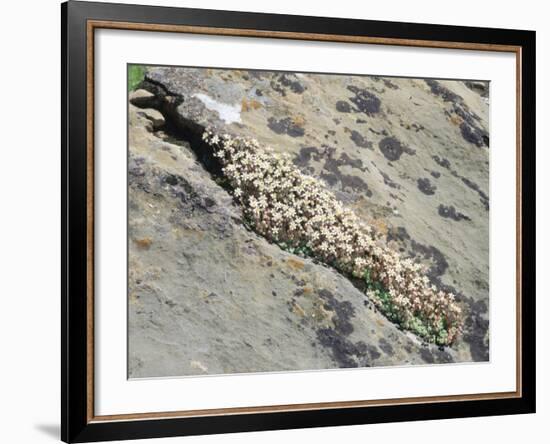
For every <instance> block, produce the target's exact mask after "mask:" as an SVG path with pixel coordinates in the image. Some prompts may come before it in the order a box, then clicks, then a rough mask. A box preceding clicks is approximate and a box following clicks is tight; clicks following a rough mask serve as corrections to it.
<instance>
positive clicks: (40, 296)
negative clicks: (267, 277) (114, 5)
mask: <svg viewBox="0 0 550 444" xmlns="http://www.w3.org/2000/svg"><path fill="white" fill-rule="evenodd" d="M119 1H121V0H119ZM135 2H140V1H138V0H136V1H134V2H132V1H126V2H124V3H135ZM142 2H143V3H149V4H158V5H170V6H188V7H202V8H212V9H233V10H242V11H247V10H248V11H259V12H273V13H289V14H305V15H322V16H338V17H353V18H365V19H375V20H394V21H412V22H424V23H442V24H449V25H453V24H460V25H470V26H488V27H502V28H520V29H534V30H536V31H537V45H538V48H537V57H538V60H537V78H538V82H537V91H538V95H537V126H538V128H537V164H538V165H537V176H538V177H537V185H538V187H537V188H538V196H537V203H538V205H537V206H538V214H537V226H538V228H539V229H538V230H537V231H538V232H537V239H538V242H537V244H538V248H537V271H538V275H539V280H538V283H537V304H538V316H537V323H538V329H537V333H538V341H537V349H538V366H537V367H538V368H537V373H538V376H539V377H538V381H537V384H538V406H537V408H538V412H539V413H537V414H536V415H528V416H514V417H499V418H475V419H461V420H445V421H430V422H416V423H401V424H383V425H370V426H353V427H335V428H324V429H312V430H290V431H280V432H262V433H250V434H235V435H224V436H207V437H189V438H171V439H164V440H156V441H151V442H155V443H156V442H158V443H164V442H166V443H169V442H181V443H186V444H195V443H197V444H198V443H201V444H207V443H256V442H259V441H261V442H262V443H268V444H269V443H279V442H284V441H286V442H316V443H330V442H346V443H355V442H361V443H363V442H365V441H370V442H384V443H385V444H392V443H403V442H407V443H423V444H430V443H445V444H453V443H464V442H467V441H473V442H481V441H483V440H491V441H492V442H500V443H508V442H510V443H512V442H518V441H522V440H525V439H528V438H529V437H530V438H531V439H532V442H542V440H543V439H544V438H537V437H536V436H537V435H539V436H544V435H546V434H547V425H548V421H550V401H548V396H549V395H550V383H549V382H548V378H545V377H544V375H545V374H546V375H548V374H549V372H550V366H549V364H550V362H549V357H550V353H549V350H548V348H549V347H548V343H547V342H546V341H547V340H548V339H550V324H549V323H547V322H545V321H546V316H545V313H547V312H548V311H549V310H550V303H549V301H548V298H547V297H545V296H547V295H548V292H549V290H550V286H549V285H548V281H545V280H544V277H545V275H546V273H544V272H545V271H546V269H547V268H548V267H549V266H550V261H549V260H548V258H546V257H545V254H544V252H545V249H546V248H549V249H550V242H549V233H548V231H546V230H544V226H545V225H546V226H548V221H547V219H548V217H550V199H548V197H547V194H546V193H545V191H546V192H548V191H550V175H549V174H548V173H547V172H546V170H547V165H548V163H549V162H550V154H549V151H548V148H550V147H549V146H548V145H549V142H550V138H549V136H548V133H547V132H546V128H547V121H548V119H549V118H550V112H549V111H548V107H547V103H546V100H550V94H549V93H550V91H549V86H548V82H547V81H545V80H546V79H547V78H548V77H549V76H550V69H549V68H550V66H549V61H550V27H548V23H547V19H548V16H549V15H548V12H547V11H545V7H544V6H545V5H544V2H540V1H537V0H523V1H522V2H517V1H514V2H511V1H507V0H501V1H499V2H496V1H495V2H480V1H478V0H461V1H460V2H451V3H444V2H441V1H438V0H429V1H420V0H417V1H411V0H393V1H389V2H359V1H356V0H355V1H354V0H337V1H335V0H331V1H326V0H317V1H313V0H311V1H309V2H306V1H302V2H297V1H296V0H277V1H272V2H269V3H268V2H264V3H260V2H258V1H257V0H232V1H225V2H224V1H222V0H202V1H201V0H186V1H176V0H166V1H154V0H144V1H142ZM59 16H60V13H59V1H58V0H27V1H25V2H5V4H4V7H3V9H2V19H3V20H2V25H1V26H0V33H1V38H0V54H1V58H0V130H1V131H0V214H1V216H2V217H1V218H0V360H1V363H0V423H1V424H2V427H0V441H1V442H6V443H32V444H41V443H46V442H55V441H56V440H58V435H59V410H60V399H59V372H60V365H59V361H60V359H59V356H60V345H59V342H60V341H59V324H60V316H59V311H60V310H59V307H60V302H59V299H60V298H59V293H60V283H59V281H60V279H59V276H60V247H59V244H60V233H59V231H60V228H59V225H60V216H59V214H60V197H59V194H60V179H59V177H60V167H59V164H60V149H59V147H60V134H59V133H60V131H59V122H60V116H59V113H60V104H59V97H60V60H59V57H60V54H59V39H60V30H59V28H60V21H59ZM526 118H529V116H526Z"/></svg>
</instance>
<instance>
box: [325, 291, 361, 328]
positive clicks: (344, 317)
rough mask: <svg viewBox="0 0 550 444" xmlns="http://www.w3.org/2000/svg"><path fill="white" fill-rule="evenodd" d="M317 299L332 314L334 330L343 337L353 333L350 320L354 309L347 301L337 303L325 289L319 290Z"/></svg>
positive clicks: (353, 314)
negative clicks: (319, 299)
mask: <svg viewBox="0 0 550 444" xmlns="http://www.w3.org/2000/svg"><path fill="white" fill-rule="evenodd" d="M318 294H319V297H320V298H321V299H322V300H323V302H324V308H325V309H326V310H331V311H333V312H334V316H333V318H332V322H333V323H334V328H335V330H336V331H337V332H338V333H339V334H341V335H344V336H348V335H350V334H351V333H352V332H353V324H352V323H351V322H350V319H351V318H353V317H354V316H355V309H354V307H353V305H352V304H351V302H349V301H339V300H337V299H336V298H335V297H334V295H333V294H332V293H331V292H330V291H329V290H327V289H322V290H319V292H318Z"/></svg>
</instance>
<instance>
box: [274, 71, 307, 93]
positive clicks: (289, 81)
mask: <svg viewBox="0 0 550 444" xmlns="http://www.w3.org/2000/svg"><path fill="white" fill-rule="evenodd" d="M279 82H280V83H281V85H283V86H286V87H287V88H290V90H291V91H292V92H293V93H296V94H302V93H303V92H304V91H305V90H306V89H305V87H304V86H303V85H302V84H301V83H300V82H299V81H298V80H297V78H296V76H295V75H294V74H282V75H280V76H279Z"/></svg>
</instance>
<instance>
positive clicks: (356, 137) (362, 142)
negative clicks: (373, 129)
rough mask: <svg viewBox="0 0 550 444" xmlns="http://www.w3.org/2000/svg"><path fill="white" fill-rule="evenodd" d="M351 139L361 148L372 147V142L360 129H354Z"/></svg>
mask: <svg viewBox="0 0 550 444" xmlns="http://www.w3.org/2000/svg"><path fill="white" fill-rule="evenodd" d="M350 139H351V140H352V141H353V143H355V145H357V146H358V147H359V148H372V142H369V141H368V140H367V139H366V138H365V137H364V136H363V135H362V134H361V133H360V132H359V131H355V130H352V132H351V135H350Z"/></svg>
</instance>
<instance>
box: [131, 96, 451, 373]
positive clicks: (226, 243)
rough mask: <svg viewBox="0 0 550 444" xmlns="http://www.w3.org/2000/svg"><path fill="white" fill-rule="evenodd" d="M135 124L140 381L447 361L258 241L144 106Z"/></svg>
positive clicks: (135, 366)
mask: <svg viewBox="0 0 550 444" xmlns="http://www.w3.org/2000/svg"><path fill="white" fill-rule="evenodd" d="M129 116H130V119H129V121H130V132H129V193H128V199H129V202H128V208H129V218H128V220H129V280H128V295H129V316H128V321H129V328H128V335H129V336H128V345H129V375H130V377H131V378H139V377H156V376H182V375H192V374H221V373H246V372H268V371H286V370H312V369H327V368H340V367H358V366H361V367H363V366H387V365H395V364H401V365H402V364H405V363H408V364H421V363H425V362H426V361H425V359H424V358H423V357H422V356H423V355H422V350H424V349H426V350H431V351H432V352H433V353H436V351H437V349H436V348H435V347H427V346H423V345H421V344H420V343H418V341H417V340H416V339H415V338H414V337H411V336H410V335H409V334H407V333H404V332H402V331H400V330H399V329H398V328H397V327H396V326H395V325H394V324H392V323H391V322H390V321H388V320H387V319H386V318H385V317H384V316H382V315H381V314H380V313H378V312H377V311H376V310H374V309H372V307H371V306H370V304H369V303H368V301H367V300H366V298H365V295H364V294H363V293H362V292H361V291H360V290H358V289H357V288H355V287H354V286H353V285H352V283H351V282H350V281H349V280H348V279H346V278H344V277H343V276H341V275H340V274H338V273H337V272H335V271H334V270H333V269H331V268H329V267H325V266H323V265H320V264H316V263H314V262H313V261H311V260H310V259H306V258H303V257H299V256H296V255H293V254H290V253H288V252H285V251H283V250H282V249H280V248H279V247H278V246H276V245H273V244H270V243H269V242H267V241H266V240H265V239H264V238H262V237H259V236H258V235H256V234H255V233H253V232H251V231H249V230H248V229H247V228H246V227H245V225H244V224H243V222H242V214H241V211H240V209H239V208H238V207H236V206H235V205H234V204H233V202H232V198H231V196H230V195H229V194H228V193H227V192H226V191H225V190H224V189H223V188H222V187H220V186H219V185H218V184H216V183H215V181H214V180H213V179H212V177H211V176H210V175H209V174H208V173H207V172H206V171H205V170H204V168H203V167H202V165H201V164H200V163H199V162H198V161H197V160H196V157H195V155H194V153H193V152H192V151H191V150H190V148H189V145H187V144H185V143H179V144H175V143H173V141H171V140H169V138H166V137H165V138H162V137H159V136H158V134H159V133H150V132H149V131H148V130H147V124H148V120H147V119H146V118H145V117H143V116H142V115H141V113H140V111H139V110H138V109H137V108H135V107H133V106H132V105H130V110H129ZM451 353H453V356H455V355H456V353H454V352H453V351H451ZM429 356H430V359H434V358H433V357H432V353H430V354H429Z"/></svg>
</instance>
